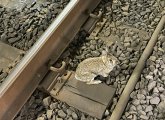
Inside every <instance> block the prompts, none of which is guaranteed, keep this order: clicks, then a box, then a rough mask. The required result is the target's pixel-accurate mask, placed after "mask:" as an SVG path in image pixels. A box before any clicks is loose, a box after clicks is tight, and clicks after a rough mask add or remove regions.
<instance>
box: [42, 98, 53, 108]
mask: <svg viewBox="0 0 165 120" xmlns="http://www.w3.org/2000/svg"><path fill="white" fill-rule="evenodd" d="M50 103H51V97H50V96H49V97H46V98H44V99H43V104H44V106H45V107H48V106H49V105H50Z"/></svg>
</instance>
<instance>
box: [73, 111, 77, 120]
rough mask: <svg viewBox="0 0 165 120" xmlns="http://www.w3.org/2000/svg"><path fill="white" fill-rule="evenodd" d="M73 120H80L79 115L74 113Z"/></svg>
mask: <svg viewBox="0 0 165 120" xmlns="http://www.w3.org/2000/svg"><path fill="white" fill-rule="evenodd" d="M72 118H73V119H74V120H78V116H77V114H76V113H75V112H72Z"/></svg>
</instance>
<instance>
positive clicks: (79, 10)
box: [0, 0, 99, 120]
mask: <svg viewBox="0 0 165 120" xmlns="http://www.w3.org/2000/svg"><path fill="white" fill-rule="evenodd" d="M98 3H99V0H97V1H92V0H91V1H86V2H84V1H82V0H76V1H71V2H70V3H69V4H68V5H67V6H66V8H65V9H64V10H63V11H62V13H61V14H60V15H59V16H58V18H57V19H56V20H55V21H54V22H53V23H52V24H51V26H50V27H49V28H48V29H47V30H46V31H45V33H44V34H43V35H42V36H41V38H40V39H39V40H38V41H37V42H36V43H35V45H34V46H33V47H32V48H31V49H30V51H28V53H27V54H26V55H25V57H24V58H23V59H22V60H21V62H20V63H19V64H18V66H17V67H16V68H15V70H14V71H13V72H12V73H11V74H10V75H9V76H8V77H7V78H6V80H5V81H4V82H3V84H2V85H1V88H0V93H1V95H0V96H1V98H0V106H1V107H2V108H3V109H1V111H0V119H2V120H9V119H13V118H14V116H15V115H16V113H17V112H18V111H19V110H20V108H21V107H22V105H23V104H24V103H25V102H26V100H27V99H28V98H29V97H30V96H31V94H32V93H33V91H34V90H35V89H36V88H37V86H38V85H39V83H40V81H41V80H42V78H43V77H44V75H45V74H46V73H47V72H48V71H49V66H50V65H51V64H52V63H54V62H55V61H56V60H57V59H58V57H59V56H60V54H61V53H62V52H63V51H64V49H65V48H66V47H67V45H68V44H69V43H70V42H71V40H72V39H73V37H74V36H75V34H76V33H77V32H78V30H79V29H80V27H81V26H82V25H83V23H84V22H85V20H86V19H87V18H88V16H89V13H91V12H92V11H93V9H94V8H95V7H96V6H97V4H98ZM73 28H74V29H73ZM54 51H56V54H54V53H53V52H54ZM51 56H53V59H51ZM25 76H28V77H25ZM18 98H19V100H18Z"/></svg>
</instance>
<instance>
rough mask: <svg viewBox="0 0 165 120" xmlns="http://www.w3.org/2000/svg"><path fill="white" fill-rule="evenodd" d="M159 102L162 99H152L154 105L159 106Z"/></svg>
mask: <svg viewBox="0 0 165 120" xmlns="http://www.w3.org/2000/svg"><path fill="white" fill-rule="evenodd" d="M159 102H160V98H159V97H154V98H152V99H150V103H151V104H152V105H157V104H159Z"/></svg>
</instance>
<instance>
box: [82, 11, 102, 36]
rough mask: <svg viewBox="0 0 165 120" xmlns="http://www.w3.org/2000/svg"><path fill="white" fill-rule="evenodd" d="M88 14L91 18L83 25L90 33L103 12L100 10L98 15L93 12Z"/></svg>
mask: <svg viewBox="0 0 165 120" xmlns="http://www.w3.org/2000/svg"><path fill="white" fill-rule="evenodd" d="M88 14H89V18H88V20H87V22H86V23H85V24H84V25H83V28H82V29H83V30H85V31H86V32H88V33H89V34H90V33H91V32H92V31H93V29H94V28H95V25H96V23H97V22H98V21H99V20H100V19H101V17H102V14H103V12H101V11H99V13H98V15H95V14H93V13H88Z"/></svg>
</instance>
